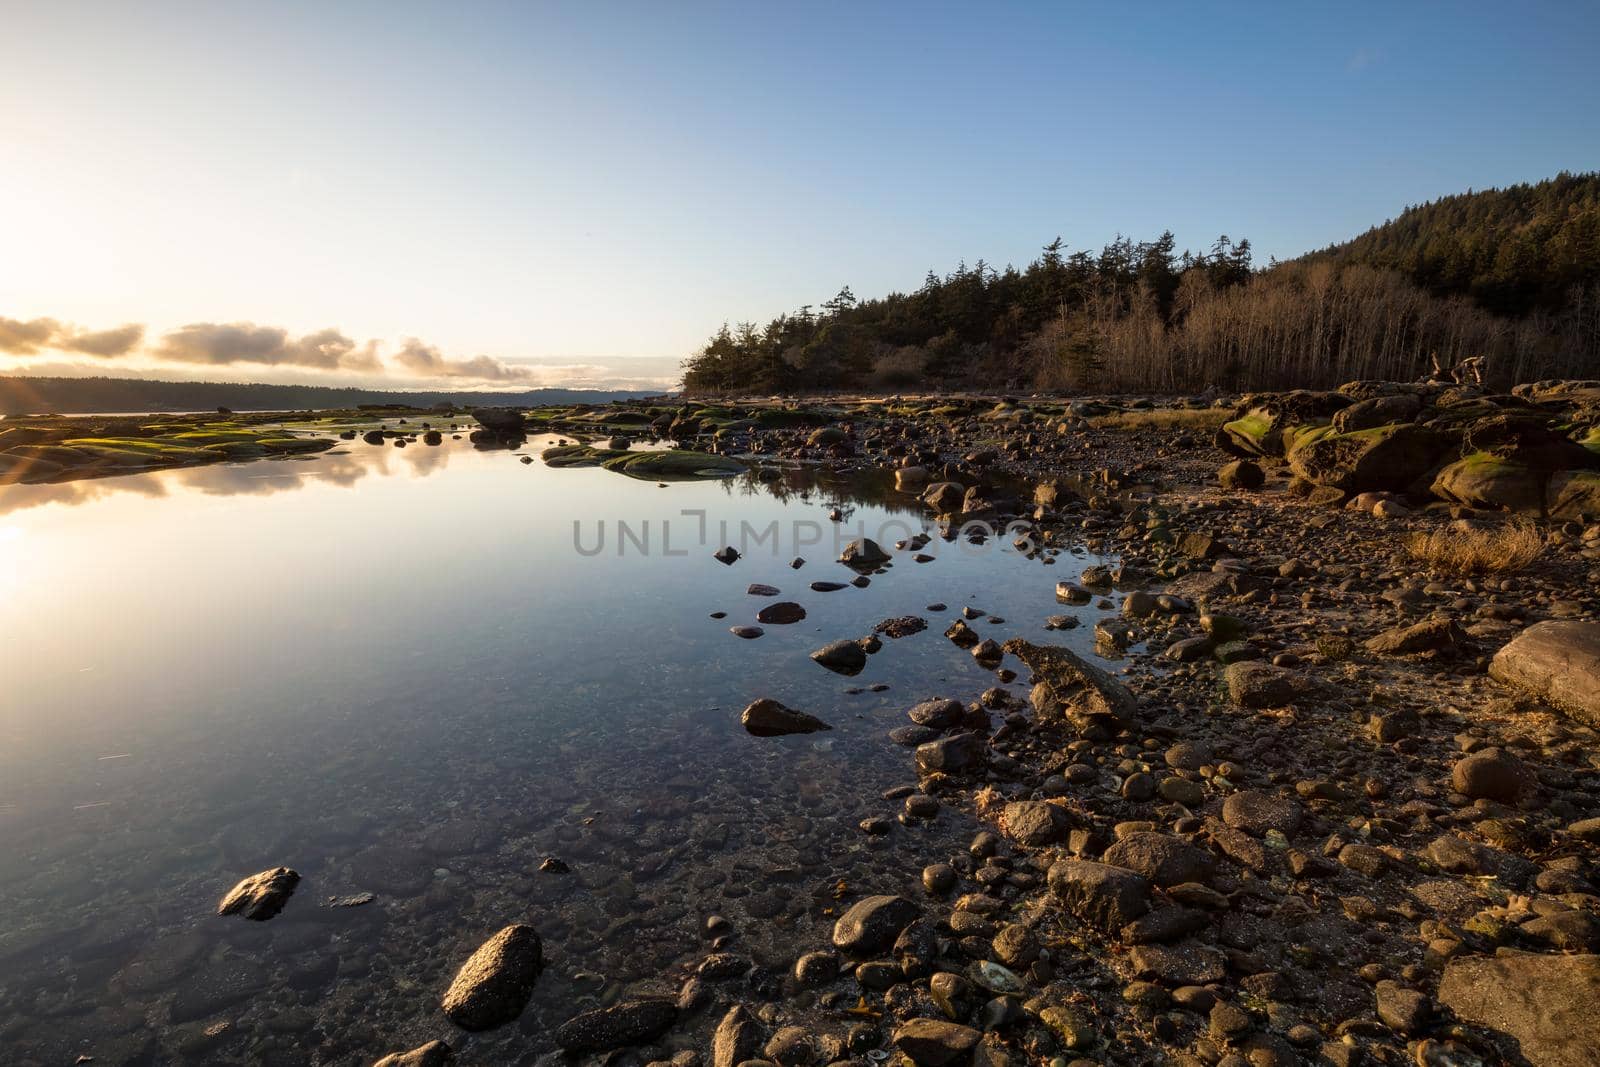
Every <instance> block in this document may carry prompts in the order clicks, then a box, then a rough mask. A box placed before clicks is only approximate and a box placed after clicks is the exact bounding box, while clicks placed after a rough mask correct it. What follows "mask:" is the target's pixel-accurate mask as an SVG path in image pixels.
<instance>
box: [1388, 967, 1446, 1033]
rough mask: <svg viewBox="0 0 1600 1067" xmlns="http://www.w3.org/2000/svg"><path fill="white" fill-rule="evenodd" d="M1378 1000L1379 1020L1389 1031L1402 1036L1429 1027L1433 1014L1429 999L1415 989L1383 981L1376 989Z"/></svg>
mask: <svg viewBox="0 0 1600 1067" xmlns="http://www.w3.org/2000/svg"><path fill="white" fill-rule="evenodd" d="M1375 992H1376V994H1377V998H1378V1018H1379V1019H1381V1020H1382V1021H1383V1024H1384V1025H1385V1026H1387V1027H1388V1028H1389V1029H1391V1030H1394V1031H1395V1032H1397V1033H1401V1034H1414V1033H1416V1032H1417V1031H1418V1030H1420V1029H1422V1028H1423V1027H1424V1026H1425V1025H1427V1023H1428V1020H1429V1018H1430V1016H1431V1015H1432V1014H1433V1005H1432V1004H1431V1003H1429V1001H1428V998H1427V997H1426V996H1424V995H1423V994H1421V993H1418V992H1417V991H1416V990H1415V989H1407V988H1406V987H1405V986H1403V985H1400V984H1399V983H1398V982H1391V981H1387V980H1386V981H1382V982H1379V983H1378V984H1377V987H1376V989H1375Z"/></svg>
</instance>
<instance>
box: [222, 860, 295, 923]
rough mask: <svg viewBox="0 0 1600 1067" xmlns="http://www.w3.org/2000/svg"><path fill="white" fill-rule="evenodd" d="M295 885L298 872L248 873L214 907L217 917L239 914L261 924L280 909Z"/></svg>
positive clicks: (288, 870) (286, 870) (282, 868)
mask: <svg viewBox="0 0 1600 1067" xmlns="http://www.w3.org/2000/svg"><path fill="white" fill-rule="evenodd" d="M299 884H300V875H299V873H298V872H297V871H293V870H290V869H289V868H288V867H274V868H272V869H271V870H269V871H261V872H260V873H258V874H252V875H251V876H250V877H248V878H244V879H241V880H240V882H239V884H238V885H236V886H234V887H233V888H232V889H230V890H228V895H227V896H225V897H223V898H222V903H220V904H218V905H217V914H218V915H242V916H244V917H245V918H246V919H254V920H256V921H257V922H265V921H267V920H268V919H270V918H272V917H273V916H274V915H276V914H278V912H280V911H282V910H283V906H284V905H285V904H287V903H288V902H289V897H290V895H291V894H293V893H294V887H295V886H297V885H299Z"/></svg>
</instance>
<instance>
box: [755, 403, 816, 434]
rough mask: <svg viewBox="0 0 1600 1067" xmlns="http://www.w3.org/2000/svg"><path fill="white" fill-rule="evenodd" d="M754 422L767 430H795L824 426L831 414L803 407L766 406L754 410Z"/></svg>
mask: <svg viewBox="0 0 1600 1067" xmlns="http://www.w3.org/2000/svg"><path fill="white" fill-rule="evenodd" d="M754 421H755V424H756V425H757V426H760V427H762V428H764V429H768V430H795V429H799V428H800V427H803V426H826V425H827V424H828V423H830V422H832V421H833V416H831V415H828V414H826V413H824V412H821V411H810V410H806V409H804V408H800V409H796V408H766V409H764V410H762V411H758V412H756V415H755V420H754Z"/></svg>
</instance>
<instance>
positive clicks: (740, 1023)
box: [711, 1004, 765, 1067]
mask: <svg viewBox="0 0 1600 1067" xmlns="http://www.w3.org/2000/svg"><path fill="white" fill-rule="evenodd" d="M764 1043H765V1042H764V1041H763V1039H762V1034H761V1024H760V1023H758V1022H756V1020H755V1016H753V1015H751V1014H750V1012H749V1010H748V1009H746V1008H745V1006H744V1005H743V1004H735V1005H734V1006H733V1007H731V1008H729V1009H728V1014H726V1015H724V1016H723V1017H722V1021H721V1022H720V1023H718V1024H717V1030H716V1033H715V1034H713V1035H712V1037H711V1067H738V1065H739V1064H741V1063H744V1062H745V1061H746V1060H753V1059H755V1058H756V1057H757V1056H758V1055H759V1054H760V1053H761V1046H762V1045H763V1044H764Z"/></svg>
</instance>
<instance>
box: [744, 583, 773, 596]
mask: <svg viewBox="0 0 1600 1067" xmlns="http://www.w3.org/2000/svg"><path fill="white" fill-rule="evenodd" d="M779 592H780V590H779V589H778V587H777V586H775V585H766V584H764V583H762V582H751V583H750V585H749V587H748V588H746V589H745V595H747V596H777V595H778V593H779Z"/></svg>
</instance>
